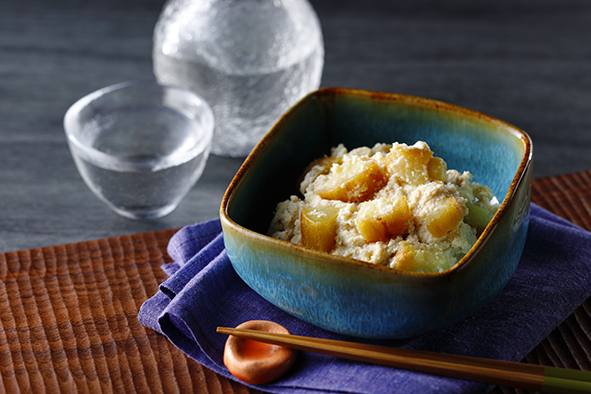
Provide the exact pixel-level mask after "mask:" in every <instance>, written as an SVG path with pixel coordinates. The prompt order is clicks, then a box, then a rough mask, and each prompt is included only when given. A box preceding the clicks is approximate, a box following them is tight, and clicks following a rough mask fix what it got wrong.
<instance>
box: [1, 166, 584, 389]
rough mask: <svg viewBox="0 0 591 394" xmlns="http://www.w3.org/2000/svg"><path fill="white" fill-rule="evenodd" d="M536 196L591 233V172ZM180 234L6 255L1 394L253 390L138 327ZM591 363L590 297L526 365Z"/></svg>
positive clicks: (559, 180) (545, 184)
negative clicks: (173, 241)
mask: <svg viewBox="0 0 591 394" xmlns="http://www.w3.org/2000/svg"><path fill="white" fill-rule="evenodd" d="M532 200H533V201H534V202H536V203H537V204H539V205H541V206H543V207H544V208H546V209H548V210H550V211H553V212H555V213H556V214H558V215H560V216H562V217H564V218H566V219H568V220H570V221H572V222H573V223H576V224H578V225H579V226H581V227H584V228H586V229H589V230H591V171H589V172H584V173H576V174H569V175H562V176H556V177H548V178H540V179H536V180H534V182H533V185H532ZM174 232H175V230H165V231H159V232H153V233H146V234H139V235H130V236H124V237H115V238H109V239H102V240H97V241H89V242H82V243H78V244H72V245H64V246H54V247H47V248H41V249H32V250H26V251H20V252H12V253H5V254H0V324H1V329H0V373H1V379H0V391H3V392H8V393H16V392H51V393H54V392H76V393H86V392H88V393H101V392H104V393H135V392H141V393H176V392H180V393H192V392H195V393H197V392H198V393H204V394H220V393H237V394H238V393H245V394H246V393H255V392H256V391H255V390H252V389H248V388H246V387H245V386H242V385H241V384H239V383H236V382H233V381H231V380H228V379H226V378H224V377H221V376H219V375H217V374H215V373H214V372H212V371H211V370H209V369H207V368H205V367H202V366H201V365H200V364H198V363H196V362H194V361H193V360H191V359H189V358H187V357H186V356H185V355H184V354H183V353H182V352H180V351H179V350H178V349H177V348H175V347H174V346H172V345H171V344H170V342H169V341H168V340H166V339H165V338H164V337H163V336H161V335H158V334H156V333H155V332H153V331H152V330H149V329H147V328H145V327H144V326H142V325H141V324H139V323H138V321H137V314H138V310H139V307H140V306H141V305H142V303H143V302H144V301H145V300H146V299H148V298H149V297H150V296H152V295H153V294H154V293H155V292H156V290H157V287H158V284H159V283H160V282H161V281H163V280H164V279H165V274H164V273H163V272H162V270H161V269H160V266H161V265H162V264H164V263H166V262H169V261H170V259H169V257H168V256H167V254H166V245H167V243H168V240H169V238H170V237H171V236H172V235H173V234H174ZM590 360H591V298H590V299H589V300H587V301H586V302H585V303H584V304H583V305H581V306H580V307H579V308H578V309H577V310H576V311H575V312H574V313H573V314H572V315H571V316H570V317H569V318H567V319H566V321H565V322H563V323H562V324H561V325H560V326H559V327H558V328H556V329H555V330H554V331H553V332H552V333H551V334H550V335H549V336H548V337H547V338H546V339H545V340H544V341H543V342H542V343H540V344H539V346H538V347H536V348H535V349H534V350H533V351H532V352H531V353H530V354H529V355H528V356H527V357H526V358H525V360H524V362H528V363H536V364H543V365H553V366H560V367H568V368H575V369H584V370H591V361H590ZM494 392H496V393H515V392H519V391H516V390H513V389H509V388H504V387H503V388H501V387H497V388H495V391H494Z"/></svg>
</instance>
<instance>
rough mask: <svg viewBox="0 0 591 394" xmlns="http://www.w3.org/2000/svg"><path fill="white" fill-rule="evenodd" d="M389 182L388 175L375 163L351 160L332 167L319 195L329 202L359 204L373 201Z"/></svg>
mask: <svg viewBox="0 0 591 394" xmlns="http://www.w3.org/2000/svg"><path fill="white" fill-rule="evenodd" d="M387 182H388V177H387V175H386V173H385V172H384V170H382V168H381V167H380V166H379V165H377V164H376V163H375V162H373V161H369V160H361V159H357V160H350V161H346V162H343V164H341V165H339V166H333V167H332V169H331V171H330V174H328V179H327V181H326V182H325V183H324V184H323V185H322V186H321V187H319V188H318V189H317V194H318V195H319V196H320V197H322V198H325V199H327V200H340V201H343V202H355V203H358V202H363V201H367V200H369V199H371V198H372V197H373V196H374V195H375V194H376V193H377V192H378V191H379V190H380V189H382V187H384V186H385V185H386V183H387Z"/></svg>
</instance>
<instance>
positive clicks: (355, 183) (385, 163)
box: [269, 141, 499, 273]
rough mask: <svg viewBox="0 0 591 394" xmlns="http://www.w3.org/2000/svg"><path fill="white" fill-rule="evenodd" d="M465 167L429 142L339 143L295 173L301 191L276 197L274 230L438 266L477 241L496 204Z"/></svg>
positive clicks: (377, 259)
mask: <svg viewBox="0 0 591 394" xmlns="http://www.w3.org/2000/svg"><path fill="white" fill-rule="evenodd" d="M471 178H472V175H471V174H470V172H468V171H464V172H462V173H460V172H459V171H457V170H454V169H450V170H448V169H447V164H446V162H445V161H444V160H443V159H442V158H440V157H436V156H434V154H433V151H431V149H430V147H429V145H428V144H427V143H425V142H423V141H418V142H416V143H415V144H414V145H407V144H404V143H393V144H383V143H378V144H376V145H374V146H373V147H372V148H369V147H360V148H356V149H353V150H351V151H348V150H347V148H346V147H345V146H344V145H343V144H339V145H338V146H336V147H333V148H332V149H331V155H330V156H327V157H323V158H320V159H317V160H314V161H313V162H312V163H311V164H310V165H309V166H308V168H307V169H306V170H305V171H304V174H303V175H302V177H301V178H300V184H299V188H300V190H299V191H300V192H301V194H302V198H300V197H298V196H296V195H292V196H291V198H289V199H288V200H286V201H283V202H280V203H279V204H278V205H277V208H276V211H275V215H274V218H273V220H272V222H271V225H270V228H269V235H271V236H272V237H274V238H277V239H281V240H285V241H289V242H291V243H294V244H298V245H303V246H306V247H308V248H312V249H316V250H320V251H323V252H328V253H331V254H334V255H340V256H344V257H350V258H354V259H357V260H362V261H366V262H370V263H374V264H379V265H386V266H389V267H391V268H396V269H401V270H406V271H415V272H431V273H436V272H443V271H446V270H447V269H449V268H451V267H452V266H453V265H454V264H456V263H457V262H458V261H459V260H460V259H461V258H462V257H463V256H464V255H465V254H466V253H467V252H468V251H469V250H470V249H471V248H472V246H473V245H474V244H475V242H476V240H477V238H478V235H479V234H480V233H481V232H482V231H483V230H484V228H485V227H486V226H487V224H488V223H489V221H490V219H491V218H492V216H493V215H494V213H495V212H496V210H497V209H498V207H499V202H498V200H497V198H496V197H495V196H494V195H493V193H492V191H491V189H490V188H488V187H486V186H483V185H480V184H479V183H476V182H471Z"/></svg>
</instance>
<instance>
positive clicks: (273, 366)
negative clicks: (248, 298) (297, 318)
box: [224, 320, 297, 384]
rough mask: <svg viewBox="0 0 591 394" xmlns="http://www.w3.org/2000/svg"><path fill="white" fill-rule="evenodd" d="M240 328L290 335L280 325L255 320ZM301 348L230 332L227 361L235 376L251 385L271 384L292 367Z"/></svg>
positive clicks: (227, 342) (227, 344)
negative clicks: (254, 339)
mask: <svg viewBox="0 0 591 394" xmlns="http://www.w3.org/2000/svg"><path fill="white" fill-rule="evenodd" d="M236 328H242V329H250V330H257V331H266V332H274V333H279V334H288V335H289V334H290V333H289V331H288V330H287V328H285V327H283V326H282V325H280V324H277V323H274V322H271V321H265V320H251V321H247V322H245V323H242V324H240V325H239V326H238V327H236ZM296 356H297V351H296V350H293V349H289V348H286V347H284V346H278V345H271V344H267V343H263V342H257V341H253V340H251V339H245V338H238V337H236V336H233V335H230V336H229V337H228V340H227V341H226V346H225V347H224V364H225V365H226V367H227V368H228V370H229V371H230V373H231V374H232V375H234V376H235V377H237V378H238V379H240V380H242V381H243V382H246V383H250V384H264V383H269V382H271V381H273V380H275V379H277V378H279V377H280V376H281V375H283V374H284V373H285V372H287V371H288V370H289V368H291V366H292V365H293V363H294V361H295V359H296Z"/></svg>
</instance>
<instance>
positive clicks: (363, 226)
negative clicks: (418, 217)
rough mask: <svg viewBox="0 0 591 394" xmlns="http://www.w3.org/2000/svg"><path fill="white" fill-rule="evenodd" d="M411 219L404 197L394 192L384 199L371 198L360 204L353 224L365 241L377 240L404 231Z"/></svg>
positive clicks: (385, 238) (388, 237) (394, 235)
mask: <svg viewBox="0 0 591 394" xmlns="http://www.w3.org/2000/svg"><path fill="white" fill-rule="evenodd" d="M411 220H412V214H411V211H410V208H409V207H408V203H407V201H406V197H404V195H403V194H396V195H394V196H392V197H391V198H388V199H387V200H385V201H384V200H372V201H367V202H364V203H362V204H360V206H359V212H358V213H357V218H356V219H355V225H356V226H357V229H358V230H359V232H360V233H361V235H362V236H363V238H364V239H365V240H366V241H367V242H377V241H387V240H388V239H390V238H394V237H397V236H398V235H402V234H404V233H406V231H407V230H408V227H409V223H410V222H411Z"/></svg>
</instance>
